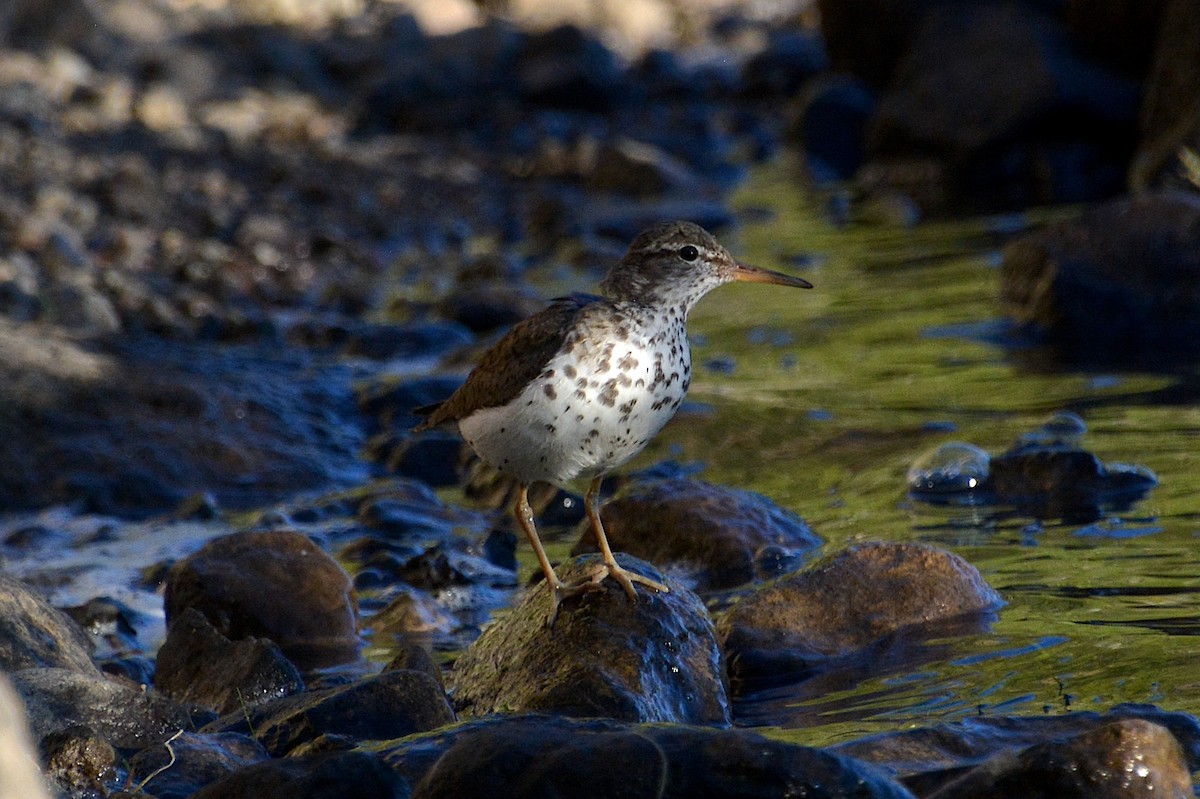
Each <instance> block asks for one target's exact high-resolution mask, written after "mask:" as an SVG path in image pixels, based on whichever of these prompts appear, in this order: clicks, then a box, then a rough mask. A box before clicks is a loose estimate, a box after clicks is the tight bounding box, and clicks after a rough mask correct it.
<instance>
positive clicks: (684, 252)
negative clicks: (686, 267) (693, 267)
mask: <svg viewBox="0 0 1200 799" xmlns="http://www.w3.org/2000/svg"><path fill="white" fill-rule="evenodd" d="M679 257H680V258H682V259H683V260H685V261H694V260H696V259H697V258H699V257H700V251H699V250H697V249H696V248H695V247H693V246H692V245H690V244H685V245H683V246H682V247H680V248H679Z"/></svg>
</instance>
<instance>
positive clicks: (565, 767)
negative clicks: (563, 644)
mask: <svg viewBox="0 0 1200 799" xmlns="http://www.w3.org/2000/svg"><path fill="white" fill-rule="evenodd" d="M431 738H432V741H429V742H427V741H423V740H422V739H421V738H419V737H415V738H410V739H409V740H407V741H405V742H403V743H400V744H397V745H395V746H394V747H393V748H392V749H390V750H389V751H385V752H384V757H385V758H386V760H387V762H388V763H389V764H390V765H391V766H392V767H393V768H394V769H396V770H397V771H398V772H400V773H401V774H402V775H404V776H406V777H407V778H408V779H409V780H410V781H411V782H413V783H414V788H413V794H412V795H413V799H442V797H446V798H447V799H448V797H460V796H484V795H486V796H491V797H495V799H505V797H514V798H515V797H525V796H567V795H569V796H572V797H575V798H576V799H592V797H596V798H597V799H599V797H611V796H655V797H660V799H672V797H680V798H682V797H688V798H689V799H707V798H708V797H713V799H716V797H721V798H722V799H724V798H725V797H746V798H747V799H750V798H751V797H763V798H764V799H765V798H766V797H777V796H804V797H809V799H835V798H845V799H849V797H855V799H868V797H880V799H882V797H891V798H894V799H905V797H911V794H909V793H908V791H906V790H904V788H902V787H901V786H900V785H898V784H897V783H894V782H892V781H890V780H888V779H887V778H885V777H883V776H881V775H880V774H878V773H876V772H875V771H874V770H872V769H871V768H870V767H867V766H865V765H863V764H861V763H856V762H855V761H853V760H851V759H849V758H842V757H838V756H836V755H831V754H828V753H826V752H822V751H820V750H817V749H810V748H807V747H803V746H796V745H795V744H789V743H784V742H781V741H775V740H770V739H767V738H764V737H762V736H761V735H758V734H757V733H753V732H749V731H745V730H714V729H708V728H698V727H681V726H677V725H665V726H664V725H631V724H621V723H617V722H613V721H608V720H600V719H588V720H578V721H577V720H571V719H564V718H546V717H542V716H518V717H499V718H488V719H483V720H480V721H478V722H473V723H470V724H466V725H462V726H461V727H458V728H455V729H452V730H450V731H447V732H439V733H437V734H435V735H434V736H431ZM431 749H432V750H433V751H432V752H431V751H430V750H431ZM434 753H438V754H440V757H437V759H436V762H434V760H433V757H432V756H431V755H432V754H434Z"/></svg>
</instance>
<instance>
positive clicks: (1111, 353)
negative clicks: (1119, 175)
mask: <svg viewBox="0 0 1200 799" xmlns="http://www.w3.org/2000/svg"><path fill="white" fill-rule="evenodd" d="M1000 292H1001V295H1000V296H1001V303H1002V305H1003V308H1004V311H1005V313H1006V314H1008V315H1009V316H1010V317H1011V318H1012V319H1013V320H1014V321H1015V322H1016V323H1017V324H1018V325H1020V326H1022V327H1026V328H1030V329H1032V330H1033V331H1034V332H1036V333H1038V334H1040V335H1042V336H1044V337H1045V339H1046V340H1048V341H1049V342H1050V343H1051V344H1053V345H1054V347H1055V349H1056V351H1058V352H1060V353H1061V354H1062V356H1063V357H1065V358H1067V359H1068V360H1070V361H1072V362H1081V363H1089V364H1109V365H1111V364H1122V363H1129V364H1137V365H1138V367H1139V368H1146V367H1148V366H1153V365H1155V364H1159V363H1170V362H1171V361H1172V360H1178V359H1186V358H1188V357H1190V356H1194V355H1195V354H1196V352H1197V351H1198V347H1200V344H1198V342H1200V197H1196V196H1194V195H1189V194H1184V193H1180V192H1158V193H1154V194H1148V195H1146V196H1143V197H1136V198H1132V199H1123V200H1115V201H1113V202H1110V203H1107V204H1104V205H1100V206H1096V207H1093V208H1089V209H1088V210H1086V211H1085V212H1084V213H1083V214H1082V215H1081V216H1080V217H1079V218H1078V219H1073V220H1070V221H1065V222H1059V223H1056V224H1052V225H1049V226H1047V227H1045V228H1042V229H1041V230H1038V231H1035V232H1033V233H1029V234H1026V235H1024V236H1022V237H1020V238H1019V239H1017V240H1015V241H1014V242H1012V243H1011V244H1009V245H1008V246H1007V247H1006V248H1005V250H1004V262H1003V266H1002V270H1001V286H1000Z"/></svg>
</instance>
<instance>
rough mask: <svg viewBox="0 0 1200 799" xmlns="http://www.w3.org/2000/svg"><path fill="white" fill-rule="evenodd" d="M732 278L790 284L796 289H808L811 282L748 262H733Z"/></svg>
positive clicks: (781, 284)
mask: <svg viewBox="0 0 1200 799" xmlns="http://www.w3.org/2000/svg"><path fill="white" fill-rule="evenodd" d="M732 277H733V279H734V280H740V281H743V282H745V283H774V284H776V285H778V286H792V287H793V288H798V289H810V288H812V287H813V285H812V283H809V282H808V281H807V280H805V279H804V278H801V277H792V276H791V275H785V274H783V273H782V272H772V271H771V270H770V269H760V268H758V267H757V266H750V265H749V264H734V266H733V270H732Z"/></svg>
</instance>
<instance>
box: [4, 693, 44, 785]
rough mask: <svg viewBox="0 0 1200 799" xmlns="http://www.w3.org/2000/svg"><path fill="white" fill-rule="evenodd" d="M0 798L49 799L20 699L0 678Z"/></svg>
mask: <svg viewBox="0 0 1200 799" xmlns="http://www.w3.org/2000/svg"><path fill="white" fill-rule="evenodd" d="M0 796H13V797H18V796H19V797H22V799H49V796H50V794H49V792H48V791H47V790H46V783H45V780H44V779H43V778H42V773H41V770H40V769H39V768H38V756H37V753H36V752H35V750H34V748H33V742H32V741H30V739H29V725H28V723H27V722H26V720H25V708H24V707H23V706H22V703H21V698H20V697H19V696H18V695H17V693H16V692H15V691H14V690H13V687H12V684H11V683H10V682H9V681H8V678H6V677H4V676H0Z"/></svg>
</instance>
